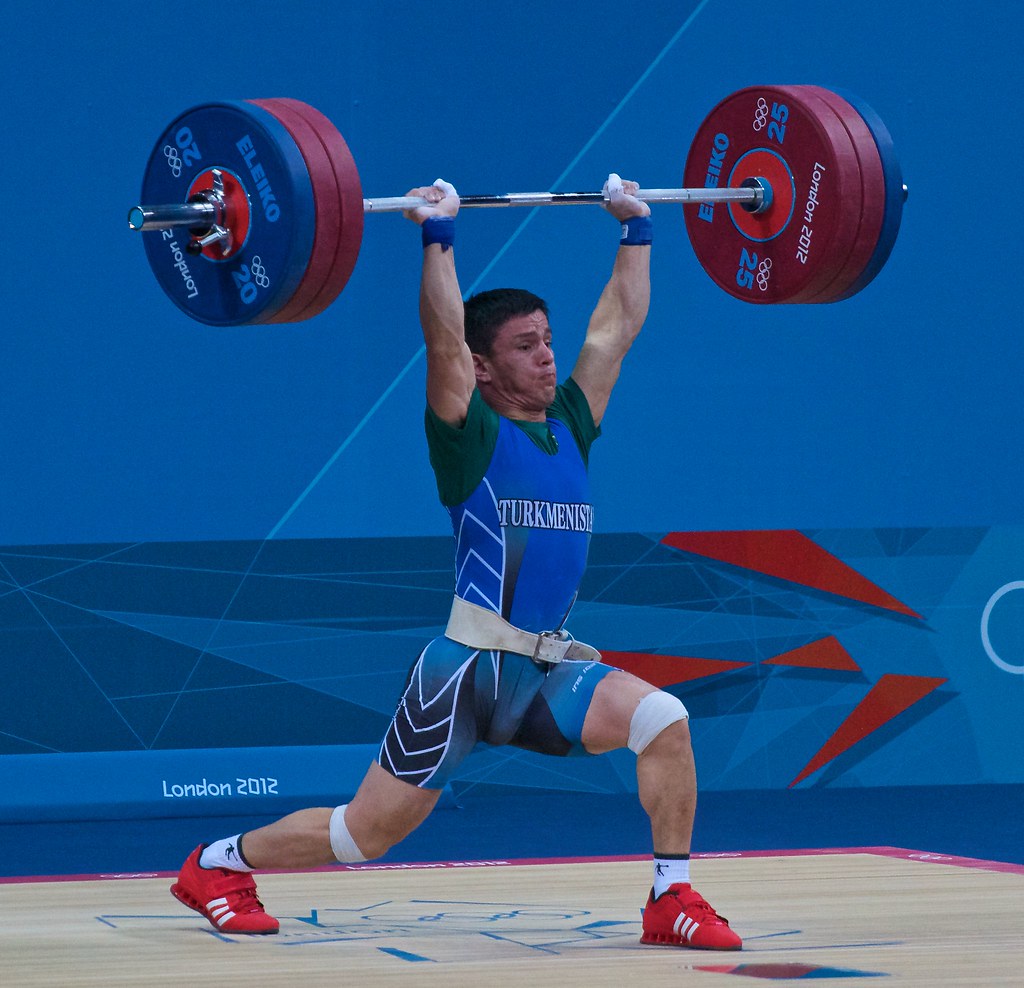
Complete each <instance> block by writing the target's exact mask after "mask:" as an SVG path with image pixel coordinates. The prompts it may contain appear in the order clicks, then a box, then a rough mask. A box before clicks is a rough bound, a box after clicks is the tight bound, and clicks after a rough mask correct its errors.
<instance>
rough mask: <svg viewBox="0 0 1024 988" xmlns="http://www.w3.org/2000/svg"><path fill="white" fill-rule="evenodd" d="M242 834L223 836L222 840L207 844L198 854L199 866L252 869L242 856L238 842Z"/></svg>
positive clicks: (236, 869) (232, 869)
mask: <svg viewBox="0 0 1024 988" xmlns="http://www.w3.org/2000/svg"><path fill="white" fill-rule="evenodd" d="M241 839H242V835H241V834H236V835H235V836H234V837H225V838H224V840H218V841H214V842H213V843H212V844H207V845H206V847H205V848H204V849H203V853H202V854H200V855H199V866H200V867H201V868H227V869H228V870H229V871H252V868H251V867H250V866H249V862H248V861H246V860H245V858H243V857H242V851H241V849H240V848H239V846H238V844H239V841H241Z"/></svg>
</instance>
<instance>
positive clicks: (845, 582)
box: [661, 530, 921, 618]
mask: <svg viewBox="0 0 1024 988" xmlns="http://www.w3.org/2000/svg"><path fill="white" fill-rule="evenodd" d="M661 541H662V543H663V544H664V545H668V546H671V547H672V548H673V549H681V550H682V551H683V552H692V553H694V554H696V555H698V556H705V557H707V558H709V559H717V560H719V561H720V562H723V563H729V564H730V565H732V566H742V567H743V568H744V569H750V570H754V571H756V572H758V573H764V574H765V575H766V576H773V577H775V578H776V579H779V580H788V581H789V582H790V583H798V584H800V585H801V586H803V587H812V588H813V589H815V590H824V591H826V592H827V593H834V594H837V595H838V596H840V597H847V598H849V599H850V600H857V601H860V602H861V603H864V604H871V605H873V606H874V607H883V608H885V609H886V610H889V611H896V612H897V613H899V614H906V615H907V616H908V617H914V618H920V617H921V615H920V614H918V613H917V612H916V611H913V610H911V609H910V608H909V607H907V605H906V604H904V603H901V602H900V601H898V600H897V599H896V598H895V597H893V596H892V594H889V593H886V591H884V590H883V589H882V588H881V587H879V586H876V585H875V584H874V583H872V582H871V581H870V580H868V579H867V578H866V577H863V576H861V575H860V573H858V572H857V571H856V570H855V569H851V568H850V567H849V566H847V565H846V563H844V562H843V561H842V560H840V559H837V558H836V557H835V556H833V555H832V553H830V552H826V551H825V550H824V549H822V548H821V546H819V545H818V544H817V543H815V542H813V541H811V539H809V538H808V537H807V536H806V535H804V534H803V533H802V532H795V531H785V530H783V531H777V532H670V533H669V534H668V535H666V536H665V537H664V538H663V539H662V540H661Z"/></svg>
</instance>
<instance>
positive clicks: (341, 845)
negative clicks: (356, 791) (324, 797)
mask: <svg viewBox="0 0 1024 988" xmlns="http://www.w3.org/2000/svg"><path fill="white" fill-rule="evenodd" d="M347 807H348V803H345V804H344V805H342V806H338V807H335V810H334V812H333V813H332V814H331V850H332V851H333V852H334V856H335V857H336V858H337V859H338V860H339V861H340V862H341V863H342V864H349V863H355V862H357V861H366V860H367V858H366V855H365V854H363V852H362V851H360V850H359V846H358V845H357V844H356V842H355V841H354V840H353V839H352V835H351V834H350V833H349V832H348V827H347V826H346V824H345V810H346V808H347Z"/></svg>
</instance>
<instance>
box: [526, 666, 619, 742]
mask: <svg viewBox="0 0 1024 988" xmlns="http://www.w3.org/2000/svg"><path fill="white" fill-rule="evenodd" d="M527 661H528V660H527ZM612 671H613V669H612V667H610V666H606V665H603V664H602V663H600V662H578V661H566V662H560V663H558V664H557V665H553V666H550V667H549V668H547V669H546V670H545V672H544V674H543V679H541V680H540V681H539V683H538V686H539V688H538V689H537V691H536V695H535V696H534V697H533V698H532V700H531V702H530V704H529V707H528V708H527V709H526V710H525V713H524V715H523V716H522V718H521V719H520V721H519V726H518V729H517V731H516V734H515V736H514V737H513V738H512V739H511V741H510V743H511V744H513V745H515V746H516V747H519V748H527V749H529V750H530V751H540V752H543V753H544V754H547V755H585V754H587V753H588V752H587V750H586V748H585V747H584V745H583V739H582V735H583V723H584V720H585V719H586V716H587V711H588V709H589V708H590V703H591V699H592V698H593V696H594V691H595V690H596V689H597V688H598V686H599V685H600V683H601V682H602V681H603V680H604V679H605V677H607V676H609V675H610V674H611V673H612Z"/></svg>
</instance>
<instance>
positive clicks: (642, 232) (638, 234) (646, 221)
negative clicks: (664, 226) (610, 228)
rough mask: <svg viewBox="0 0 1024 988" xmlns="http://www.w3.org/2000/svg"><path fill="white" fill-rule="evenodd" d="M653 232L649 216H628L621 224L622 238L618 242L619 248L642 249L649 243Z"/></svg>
mask: <svg viewBox="0 0 1024 988" xmlns="http://www.w3.org/2000/svg"><path fill="white" fill-rule="evenodd" d="M653 232H654V224H653V223H652V222H651V218H650V216H630V218H629V219H628V220H626V222H625V223H623V224H622V237H621V238H620V240H619V246H620V247H642V246H647V245H649V244H650V243H651V237H652V234H653Z"/></svg>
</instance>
